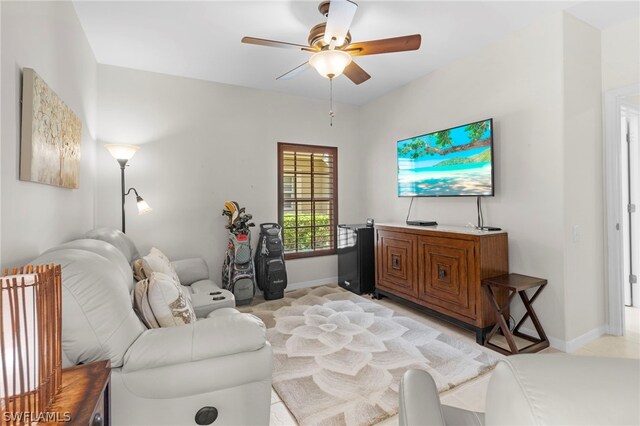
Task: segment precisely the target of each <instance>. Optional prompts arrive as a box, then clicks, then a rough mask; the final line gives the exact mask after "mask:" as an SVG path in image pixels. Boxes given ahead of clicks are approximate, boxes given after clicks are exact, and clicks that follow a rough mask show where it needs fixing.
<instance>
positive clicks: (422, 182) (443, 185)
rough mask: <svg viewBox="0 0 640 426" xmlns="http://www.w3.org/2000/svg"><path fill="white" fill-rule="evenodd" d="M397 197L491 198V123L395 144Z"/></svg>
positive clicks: (476, 124)
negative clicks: (396, 155)
mask: <svg viewBox="0 0 640 426" xmlns="http://www.w3.org/2000/svg"><path fill="white" fill-rule="evenodd" d="M397 153H398V196H400V197H477V196H492V195H493V194H494V188H493V119H492V118H489V119H486V120H481V121H476V122H474V123H469V124H465V125H462V126H458V127H452V128H450V129H445V130H440V131H438V132H433V133H428V134H426V135H420V136H415V137H413V138H409V139H404V140H401V141H398V146H397Z"/></svg>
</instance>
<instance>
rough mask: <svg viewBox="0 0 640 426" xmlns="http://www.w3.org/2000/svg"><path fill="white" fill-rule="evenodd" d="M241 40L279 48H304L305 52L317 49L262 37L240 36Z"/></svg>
mask: <svg viewBox="0 0 640 426" xmlns="http://www.w3.org/2000/svg"><path fill="white" fill-rule="evenodd" d="M242 42H243V43H247V44H256V45H258V46H268V47H279V48H281V49H296V50H305V51H307V52H317V51H318V49H315V48H313V47H309V46H305V45H303V44H295V43H287V42H286V41H275V40H267V39H264V38H255V37H242Z"/></svg>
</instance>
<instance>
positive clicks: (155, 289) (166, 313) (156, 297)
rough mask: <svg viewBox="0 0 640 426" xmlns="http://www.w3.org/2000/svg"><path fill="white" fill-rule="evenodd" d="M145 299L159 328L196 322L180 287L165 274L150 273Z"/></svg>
mask: <svg viewBox="0 0 640 426" xmlns="http://www.w3.org/2000/svg"><path fill="white" fill-rule="evenodd" d="M147 297H148V301H149V306H150V307H151V310H152V311H153V316H154V317H155V318H156V320H157V321H158V324H160V326H161V327H173V326H177V325H184V324H190V323H192V322H195V321H196V314H195V312H194V311H193V307H192V306H191V303H190V302H189V300H188V299H187V297H186V296H185V295H184V293H183V290H182V286H181V285H179V284H177V283H176V282H175V281H174V280H173V279H172V278H171V277H170V276H168V275H166V274H163V273H161V272H153V273H151V276H150V277H149V284H148V289H147Z"/></svg>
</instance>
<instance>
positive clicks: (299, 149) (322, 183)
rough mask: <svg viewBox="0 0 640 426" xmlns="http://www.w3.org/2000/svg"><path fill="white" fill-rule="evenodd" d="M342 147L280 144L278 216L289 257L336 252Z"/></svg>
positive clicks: (286, 253) (286, 252) (285, 249)
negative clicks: (339, 171)
mask: <svg viewBox="0 0 640 426" xmlns="http://www.w3.org/2000/svg"><path fill="white" fill-rule="evenodd" d="M337 213H338V149H337V148H334V147H326V146H315V145H298V144H286V143H279V144H278V219H279V221H280V225H282V238H283V240H284V251H285V257H286V258H287V259H295V258H299V257H310V256H323V255H327V254H334V253H335V252H336V223H337V220H338V214H337Z"/></svg>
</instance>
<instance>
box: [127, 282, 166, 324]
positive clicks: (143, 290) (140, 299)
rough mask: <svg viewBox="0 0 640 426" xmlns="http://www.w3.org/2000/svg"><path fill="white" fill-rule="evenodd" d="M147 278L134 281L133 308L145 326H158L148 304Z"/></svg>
mask: <svg viewBox="0 0 640 426" xmlns="http://www.w3.org/2000/svg"><path fill="white" fill-rule="evenodd" d="M148 290H149V279H144V280H140V281H138V282H137V283H136V288H135V290H134V293H133V308H134V310H135V311H136V314H138V318H140V320H141V321H142V322H143V323H144V325H146V326H147V328H160V324H159V323H158V320H157V319H156V317H155V315H154V314H153V309H151V305H150V304H149V295H148Z"/></svg>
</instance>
